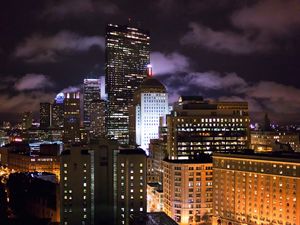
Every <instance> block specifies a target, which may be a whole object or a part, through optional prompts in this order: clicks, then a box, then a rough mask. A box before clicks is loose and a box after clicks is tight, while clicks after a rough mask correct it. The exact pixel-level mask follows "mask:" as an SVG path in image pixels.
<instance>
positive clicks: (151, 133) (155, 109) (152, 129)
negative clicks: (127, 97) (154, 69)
mask: <svg viewBox="0 0 300 225" xmlns="http://www.w3.org/2000/svg"><path fill="white" fill-rule="evenodd" d="M131 110H132V113H131V114H132V115H133V119H131V118H130V131H131V132H130V134H131V133H133V135H131V136H134V137H135V138H134V139H135V141H134V143H136V144H137V145H139V146H140V147H141V148H142V149H144V150H146V151H147V152H148V149H149V143H150V139H157V138H158V137H159V126H160V122H161V121H162V120H165V119H163V118H165V117H166V115H167V114H168V113H169V105H168V94H167V92H166V88H165V87H164V85H163V84H162V83H160V82H159V81H158V80H157V79H155V78H153V77H150V76H149V77H148V78H147V79H146V80H145V81H144V82H143V83H142V84H141V86H140V87H139V88H138V89H137V91H136V92H135V93H134V98H133V107H131ZM132 131H133V132H132Z"/></svg>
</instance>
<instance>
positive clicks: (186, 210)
mask: <svg viewBox="0 0 300 225" xmlns="http://www.w3.org/2000/svg"><path fill="white" fill-rule="evenodd" d="M163 165H164V178H163V195H164V206H163V208H164V212H165V213H166V214H167V215H168V216H170V217H171V218H172V219H174V220H175V221H176V222H177V223H178V224H180V225H188V224H192V225H198V224H203V223H208V222H209V221H210V218H211V215H212V194H213V190H212V189H213V183H212V182H213V174H212V159H211V157H210V156H208V155H204V154H202V155H201V156H200V157H199V158H198V159H188V160H182V159H181V160H169V159H166V160H164V162H163Z"/></svg>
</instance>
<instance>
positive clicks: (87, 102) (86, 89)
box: [83, 79, 100, 128]
mask: <svg viewBox="0 0 300 225" xmlns="http://www.w3.org/2000/svg"><path fill="white" fill-rule="evenodd" d="M94 100H100V80H99V79H84V80H83V124H84V126H85V127H86V128H89V127H90V123H91V120H90V114H91V112H90V106H91V102H92V101H94Z"/></svg>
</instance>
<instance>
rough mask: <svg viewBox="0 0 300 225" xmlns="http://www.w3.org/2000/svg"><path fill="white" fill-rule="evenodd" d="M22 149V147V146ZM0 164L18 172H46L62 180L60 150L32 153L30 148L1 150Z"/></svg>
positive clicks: (5, 148) (4, 148) (15, 147)
mask: <svg viewBox="0 0 300 225" xmlns="http://www.w3.org/2000/svg"><path fill="white" fill-rule="evenodd" d="M20 147H21V146H20ZM0 164H2V165H6V166H7V167H8V168H9V169H10V170H15V171H17V172H24V173H25V172H46V173H52V174H54V175H56V178H57V180H59V179H60V157H59V149H58V150H56V149H54V150H52V151H51V150H45V151H42V152H37V153H35V154H31V153H30V149H29V146H28V147H26V146H24V147H22V148H20V149H19V147H17V146H7V147H1V148H0Z"/></svg>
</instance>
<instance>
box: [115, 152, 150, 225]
mask: <svg viewBox="0 0 300 225" xmlns="http://www.w3.org/2000/svg"><path fill="white" fill-rule="evenodd" d="M146 169H147V159H146V153H145V152H144V150H142V149H126V150H120V152H119V154H118V156H117V215H116V219H117V224H124V225H128V224H129V218H130V217H132V216H136V215H139V214H140V213H145V212H146V211H147V180H146Z"/></svg>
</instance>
